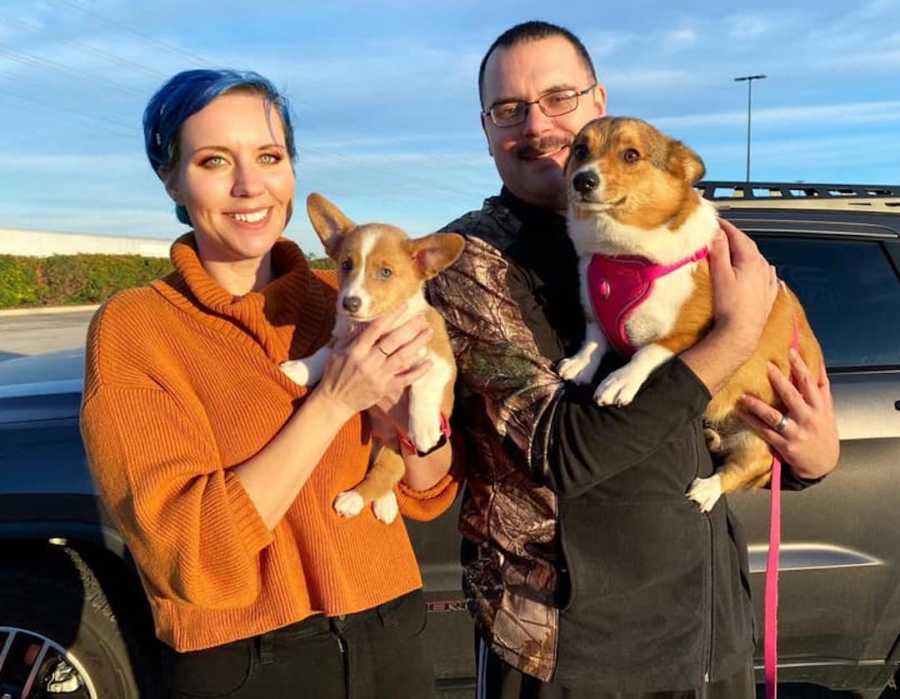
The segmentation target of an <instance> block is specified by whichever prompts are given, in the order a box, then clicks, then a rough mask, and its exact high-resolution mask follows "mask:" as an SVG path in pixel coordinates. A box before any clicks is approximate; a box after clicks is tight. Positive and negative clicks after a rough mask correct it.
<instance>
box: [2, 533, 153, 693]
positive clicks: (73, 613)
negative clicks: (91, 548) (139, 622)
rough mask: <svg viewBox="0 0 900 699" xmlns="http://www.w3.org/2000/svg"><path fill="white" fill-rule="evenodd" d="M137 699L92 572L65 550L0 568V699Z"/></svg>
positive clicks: (129, 668)
mask: <svg viewBox="0 0 900 699" xmlns="http://www.w3.org/2000/svg"><path fill="white" fill-rule="evenodd" d="M5 696H10V697H19V696H27V697H29V699H43V698H44V697H51V696H52V697H58V696H64V697H67V698H68V699H105V698H107V697H117V698H121V699H137V697H139V696H140V694H139V692H138V688H137V683H136V681H135V677H134V672H133V671H132V663H131V659H130V657H129V652H128V649H127V647H126V644H125V641H124V640H123V638H122V634H121V631H120V629H119V627H118V624H117V623H116V619H115V616H114V615H113V613H112V610H111V608H110V606H109V603H108V601H107V598H106V596H105V595H104V593H103V590H102V589H101V588H100V584H99V583H98V581H97V578H96V577H95V576H94V574H93V572H92V571H91V570H90V568H88V567H87V566H86V565H85V563H84V561H83V560H82V559H81V557H80V556H78V554H77V553H76V552H75V551H73V550H72V549H68V548H62V547H55V546H54V547H49V548H48V549H47V550H46V551H41V552H40V553H39V554H38V555H36V556H29V557H28V558H21V557H15V558H13V559H12V560H6V561H3V562H2V563H0V697H5Z"/></svg>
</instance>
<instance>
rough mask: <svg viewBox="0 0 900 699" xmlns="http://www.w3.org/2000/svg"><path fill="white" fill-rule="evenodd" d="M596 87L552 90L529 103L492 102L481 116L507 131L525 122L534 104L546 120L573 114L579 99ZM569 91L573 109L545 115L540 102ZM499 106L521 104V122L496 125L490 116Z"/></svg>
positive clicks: (595, 85) (593, 85) (517, 101)
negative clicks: (572, 97) (573, 99)
mask: <svg viewBox="0 0 900 699" xmlns="http://www.w3.org/2000/svg"><path fill="white" fill-rule="evenodd" d="M597 85H598V83H592V84H591V85H589V86H588V87H586V88H585V89H583V90H575V89H574V88H566V89H563V90H553V91H552V92H545V93H544V94H543V95H541V96H540V97H538V98H537V99H536V100H531V101H530V102H529V101H528V100H503V101H502V102H494V104H492V105H491V106H490V107H488V108H487V109H485V110H483V111H482V112H481V116H483V117H488V118H490V120H491V123H492V124H493V125H494V126H496V127H497V128H498V129H508V128H511V127H513V126H519V125H520V124H522V123H524V122H525V120H526V119H527V118H528V110H529V108H530V107H531V106H532V105H534V104H536V105H537V106H538V109H540V110H541V114H543V115H544V116H545V117H548V118H550V119H553V118H555V117H560V116H565V115H566V114H571V113H572V112H574V111H575V110H576V109H578V106H579V105H580V104H581V98H582V97H584V96H585V95H586V94H587V93H589V92H590V91H591V90H593V89H594V88H595V87H597ZM569 90H572V91H573V92H574V93H575V95H574V97H575V106H574V107H572V108H571V109H570V110H568V111H565V112H560V113H559V114H547V112H546V111H544V107H543V106H542V105H541V100H543V99H545V98H547V97H549V96H550V95H557V94H559V93H560V92H568V91H569ZM501 104H521V105H524V107H525V109H524V110H523V112H522V120H521V121H516V122H514V123H512V124H498V123H497V122H496V121H495V120H494V115H493V114H492V111H493V110H494V109H495V108H496V107H499V106H500V105H501Z"/></svg>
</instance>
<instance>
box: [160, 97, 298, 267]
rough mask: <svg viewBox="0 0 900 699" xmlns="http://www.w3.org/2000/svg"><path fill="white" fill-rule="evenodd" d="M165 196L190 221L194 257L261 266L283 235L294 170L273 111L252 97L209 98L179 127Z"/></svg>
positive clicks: (292, 186) (167, 175) (280, 125)
mask: <svg viewBox="0 0 900 699" xmlns="http://www.w3.org/2000/svg"><path fill="white" fill-rule="evenodd" d="M178 154H179V155H178V161H177V163H176V164H175V166H174V168H173V170H172V171H171V172H169V173H164V175H163V179H164V181H165V182H166V190H167V191H168V192H169V195H170V196H171V197H172V199H173V200H174V201H175V203H176V204H180V205H183V206H184V207H185V208H186V209H187V211H188V214H189V215H190V218H191V223H192V225H193V226H194V233H195V235H196V239H197V245H198V248H199V249H200V254H201V257H202V258H203V259H205V260H209V261H217V262H239V261H249V260H259V259H262V258H263V257H264V256H265V255H266V254H268V252H269V251H270V250H271V249H272V246H273V245H274V244H275V241H276V240H278V237H279V236H280V235H281V234H282V232H283V231H284V228H285V226H286V225H287V221H288V216H289V213H290V205H291V201H292V199H293V196H294V184H295V181H294V170H293V168H292V166H291V161H290V158H289V156H288V152H287V148H286V142H285V133H284V125H283V124H282V122H281V117H280V116H279V114H278V110H276V109H274V108H272V106H271V105H270V104H267V102H266V99H265V98H264V97H263V96H262V95H260V94H257V93H254V92H247V91H240V90H238V91H234V92H230V93H226V94H224V95H222V96H220V97H217V98H216V99H214V100H213V101H212V102H210V103H209V104H208V105H207V106H206V107H204V108H203V109H201V110H200V111H199V112H197V113H196V114H193V115H191V116H190V117H189V118H188V119H186V120H185V122H184V123H183V124H182V126H181V131H180V134H179V143H178Z"/></svg>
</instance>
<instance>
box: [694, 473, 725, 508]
mask: <svg viewBox="0 0 900 699" xmlns="http://www.w3.org/2000/svg"><path fill="white" fill-rule="evenodd" d="M687 496H688V497H689V498H690V499H691V500H693V501H694V502H696V503H697V506H698V507H699V508H700V511H701V512H709V511H710V510H712V508H713V507H715V505H716V502H718V500H719V498H720V497H722V479H721V478H719V475H718V474H716V475H714V476H710V477H709V478H695V479H694V482H693V483H692V484H691V489H690V490H689V491H688V493H687Z"/></svg>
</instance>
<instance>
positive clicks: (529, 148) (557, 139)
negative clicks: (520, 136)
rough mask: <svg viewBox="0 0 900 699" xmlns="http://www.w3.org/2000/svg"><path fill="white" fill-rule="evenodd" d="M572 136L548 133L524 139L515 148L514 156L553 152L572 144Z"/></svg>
mask: <svg viewBox="0 0 900 699" xmlns="http://www.w3.org/2000/svg"><path fill="white" fill-rule="evenodd" d="M572 141H573V138H572V137H571V136H558V135H550V136H543V137H542V138H535V139H531V140H529V141H526V142H525V143H523V144H522V145H521V146H519V147H518V148H516V157H519V158H526V159H527V158H536V157H538V156H539V155H542V154H544V153H549V152H553V151H556V150H559V149H560V148H564V147H565V146H569V145H572Z"/></svg>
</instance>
